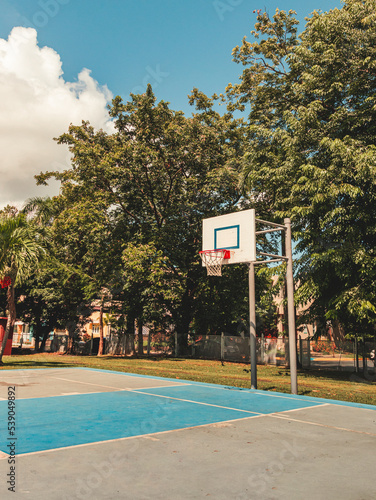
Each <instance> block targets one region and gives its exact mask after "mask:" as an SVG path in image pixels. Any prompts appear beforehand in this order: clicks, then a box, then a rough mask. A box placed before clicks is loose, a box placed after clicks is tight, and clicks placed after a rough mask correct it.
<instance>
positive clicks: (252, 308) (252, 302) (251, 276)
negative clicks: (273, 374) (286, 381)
mask: <svg viewBox="0 0 376 500" xmlns="http://www.w3.org/2000/svg"><path fill="white" fill-rule="evenodd" d="M248 282H249V335H250V339H249V345H250V351H251V352H250V354H251V389H257V351H256V289H255V266H254V263H253V262H251V263H250V264H249V268H248Z"/></svg>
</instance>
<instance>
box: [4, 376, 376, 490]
mask: <svg viewBox="0 0 376 500" xmlns="http://www.w3.org/2000/svg"><path fill="white" fill-rule="evenodd" d="M9 387H15V392H16V405H15V416H16V428H15V432H14V435H13V436H10V435H9V430H8V426H7V423H8V415H9V406H8V401H7V398H8V388H9ZM0 428H1V433H0V450H1V452H0V470H1V487H0V492H1V498H30V499H68V498H69V499H86V498H87V499H119V498H126V499H128V498H129V499H149V498H150V499H152V498H153V499H154V498H158V499H189V498H215V499H230V498H231V499H239V500H240V499H252V498H261V499H277V498H278V499H281V498H286V499H287V498H288V499H294V498H296V499H301V498H307V499H323V498H341V499H371V498H372V499H373V498H374V497H375V487H374V468H375V458H376V406H371V405H360V404H355V403H343V402H340V401H330V400H323V399H315V398H310V397H304V396H297V395H291V394H281V393H274V392H264V391H257V390H251V389H238V388H234V387H226V386H219V385H214V384H204V383H199V382H191V381H185V380H178V379H166V378H158V377H148V376H141V375H134V374H126V373H121V372H112V371H105V370H92V369H86V368H56V369H54V368H52V369H38V370H2V371H1V372H0ZM11 446H15V454H16V464H15V467H16V469H15V483H16V493H12V492H10V491H8V490H7V488H8V487H9V484H7V480H8V479H9V477H8V476H7V475H8V474H10V464H9V450H10V449H11Z"/></svg>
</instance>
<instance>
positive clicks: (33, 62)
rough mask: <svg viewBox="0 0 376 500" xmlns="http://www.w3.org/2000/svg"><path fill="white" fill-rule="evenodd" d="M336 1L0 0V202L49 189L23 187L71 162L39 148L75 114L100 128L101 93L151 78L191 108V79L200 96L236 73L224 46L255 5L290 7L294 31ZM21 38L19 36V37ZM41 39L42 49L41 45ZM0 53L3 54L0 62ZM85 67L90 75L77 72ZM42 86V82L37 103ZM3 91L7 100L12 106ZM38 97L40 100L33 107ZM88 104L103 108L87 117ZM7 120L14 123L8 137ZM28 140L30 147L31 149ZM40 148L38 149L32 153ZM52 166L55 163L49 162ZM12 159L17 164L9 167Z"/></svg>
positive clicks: (174, 103) (160, 94)
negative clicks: (1, 159)
mask: <svg viewBox="0 0 376 500" xmlns="http://www.w3.org/2000/svg"><path fill="white" fill-rule="evenodd" d="M341 5H342V4H341V2H340V0H326V1H324V0H306V1H302V0H300V1H297V0H281V1H274V0H273V1H269V0H262V1H261V2H260V1H258V0H222V1H220V0H106V1H105V0H0V12H1V16H0V112H1V113H2V115H3V121H2V122H1V119H0V133H1V134H2V136H3V141H4V144H0V146H1V147H2V150H3V148H4V147H5V148H9V161H8V163H7V162H5V164H4V163H3V164H2V166H0V173H1V174H2V176H3V178H4V175H5V177H6V183H5V185H6V188H5V187H4V184H3V188H2V189H3V192H1V191H0V208H1V206H2V205H4V204H6V203H8V202H14V203H20V202H21V201H22V199H24V198H25V197H28V196H29V195H35V194H40V195H43V194H46V193H47V191H46V192H45V193H44V192H43V193H41V192H40V191H39V192H37V193H35V192H34V191H33V190H30V185H33V183H34V181H33V175H34V174H35V173H39V172H40V171H41V170H45V169H55V170H56V168H65V167H66V165H67V164H68V163H69V161H68V160H67V159H66V152H65V153H64V155H65V159H62V153H61V150H60V152H59V154H58V155H57V156H56V158H54V157H53V154H54V153H48V154H47V150H48V151H50V149H51V151H55V150H56V151H57V148H58V147H57V146H56V144H52V142H51V141H52V137H54V136H56V134H57V135H59V134H60V133H63V132H65V131H66V129H67V127H68V125H69V123H70V122H75V121H78V122H79V123H80V120H81V119H89V120H90V121H91V122H92V123H94V124H95V125H98V126H103V124H104V126H106V124H105V118H104V111H103V109H105V106H104V101H105V100H107V101H108V100H110V99H111V97H113V96H115V95H120V96H122V97H123V99H124V100H127V98H128V96H129V93H130V92H136V93H138V92H142V91H143V89H144V88H145V84H146V83H147V82H150V83H152V85H153V89H154V91H155V94H156V96H157V99H158V100H160V99H163V100H166V101H169V102H170V103H171V107H172V108H173V109H176V110H183V111H184V112H185V113H186V114H190V113H191V112H192V111H193V110H192V108H190V106H189V104H188V101H187V95H188V94H189V93H190V91H191V90H192V88H193V87H198V88H199V89H200V90H202V91H203V92H205V93H206V94H208V95H211V94H212V93H214V92H216V93H221V92H223V90H224V89H225V87H226V85H227V84H228V83H229V82H235V81H236V80H237V79H238V76H239V74H240V73H241V71H242V67H240V66H238V65H236V64H235V63H234V62H232V56H231V51H232V49H233V47H234V46H236V45H238V44H240V43H241V40H242V38H243V36H248V38H249V39H251V35H250V31H251V29H252V28H253V24H254V22H255V21H256V14H254V13H253V10H255V9H262V10H266V11H267V12H268V13H269V15H273V14H274V12H275V9H276V8H277V7H278V8H279V9H281V10H282V9H283V10H289V9H293V10H295V11H296V12H297V17H298V19H299V20H300V21H301V23H302V24H301V30H302V29H303V27H304V23H305V21H304V18H305V17H306V16H308V15H310V13H311V12H312V11H313V10H318V9H321V10H324V11H326V10H330V9H332V8H335V7H338V8H341ZM17 26H23V27H29V28H34V29H35V30H36V36H37V39H35V36H34V38H33V34H35V33H34V32H33V31H30V30H29V31H25V32H17V36H18V38H17V37H16V36H15V32H13V34H14V36H13V39H12V40H13V44H11V43H10V38H8V37H9V36H10V33H11V31H12V29H13V28H14V27H17ZM25 37H26V38H25ZM1 39H3V41H2V40H1ZM26 39H27V44H25V43H23V42H25V40H26ZM16 42H17V43H16ZM1 43H2V45H1ZM1 47H2V48H3V51H1ZM17 47H18V48H17ZM19 47H21V48H19ZM43 47H48V48H49V49H47V50H44V51H41V50H40V49H42V48H43ZM50 49H51V50H50ZM17 50H18V52H17ZM22 51H23V52H22ZM34 56H35V57H34ZM12 57H14V58H15V63H14V64H13V63H12ZM1 58H3V59H4V61H5V60H6V61H7V62H6V64H5V63H4V64H3V66H2V61H1ZM16 62H17V64H16ZM49 64H50V65H51V71H49V69H48V65H49ZM59 64H60V68H61V69H62V71H63V74H61V71H60V70H59V68H58V66H59ZM39 67H40V69H41V72H40V74H38V68H39ZM83 68H87V69H88V70H89V71H90V73H85V74H82V73H81V72H82V70H83ZM42 69H43V71H42ZM59 71H60V72H59ZM1 73H3V74H1ZM51 75H52V76H51ZM13 77H14V81H13V80H12V79H13ZM1 78H3V80H1ZM20 81H22V82H23V84H22V86H21V87H22V89H21V90H22V91H21V92H20V93H19V95H18V96H17V94H16V93H15V91H14V89H15V88H16V87H15V85H16V86H17V85H19V82H20ZM57 81H59V84H58V83H57ZM4 82H5V83H4ZM11 82H13V83H12V84H11ZM74 83H75V84H76V87H75V88H73V87H74V85H73V84H74ZM63 84H64V92H66V96H65V98H66V100H67V101H64V100H61V103H62V104H61V108H64V109H62V110H61V113H62V114H61V116H62V115H64V119H63V118H61V120H59V119H58V116H60V110H59V108H58V106H57V104H56V103H57V101H56V95H58V94H59V92H60V94H61V92H62V91H63V90H62V88H63V87H61V85H63ZM68 84H69V85H68ZM59 85H60V87H59V89H60V90H59V89H58V88H57V87H58V86H59ZM1 86H3V87H1ZM68 87H69V92H70V94H69V95H68V94H67V92H68V90H67V89H68ZM41 88H43V89H45V97H46V98H45V100H44V101H43V100H41V96H40V94H41ZM51 89H52V90H51ZM72 89H73V90H72ZM80 89H81V90H80ZM82 89H84V91H82ZM58 90H59V92H58ZM10 94H12V95H14V99H15V102H14V104H12V106H11V105H10V104H11V98H10V97H8V96H9V95H10ZM60 94H59V95H60ZM72 96H73V97H74V98H73V99H72ZM90 99H92V101H90ZM4 100H5V101H9V106H8V108H7V107H6V105H5V108H4ZM1 101H3V104H1ZM68 101H69V102H68ZM37 102H39V103H40V105H39V108H38V109H37V111H36V110H35V106H36V103H37ZM51 103H52V106H51ZM76 104H77V106H76ZM85 106H86V107H85ZM94 107H96V109H97V110H99V108H101V110H100V111H98V112H97V114H95V113H94V115H93V109H94ZM27 110H29V111H27ZM48 112H49V113H50V114H48ZM9 113H11V115H9ZM28 113H29V115H28ZM46 113H47V114H46ZM80 113H81V114H80ZM21 115H22V117H21ZM17 116H20V118H19V120H20V124H19V127H18V128H17ZM54 116H55V117H56V123H55V120H54ZM9 120H11V121H12V123H13V126H12V127H11V128H12V134H13V135H12V136H10V135H9V134H10V131H9V127H8V125H7V123H8V122H9ZM28 120H30V123H31V122H33V123H34V124H35V126H34V129H32V127H31V126H30V127H29V128H28V127H27V126H26V125H25V124H26V123H27V122H28ZM48 124H51V126H50V127H49V126H48ZM37 131H38V133H37ZM27 134H31V135H27ZM42 136H43V137H44V139H43V140H46V141H49V142H48V147H47V146H46V147H44V143H43V141H42ZM14 141H16V142H14ZM21 141H22V144H23V146H22V147H23V149H22V154H21V152H20V151H18V152H17V155H16V153H14V151H11V148H12V147H13V148H14V146H13V145H14V144H15V143H16V144H17V145H18V146H17V147H18V148H19V147H20V146H19V145H20V142H21ZM38 141H40V143H39V142H38ZM0 142H1V141H0ZM27 143H29V144H30V145H31V146H32V147H31V150H30V151H29V150H27V148H26V146H25V144H27ZM36 144H40V145H39V146H38V147H37V146H36ZM42 151H43V152H44V156H43V154H42V155H39V156H38V154H39V153H41V152H42ZM51 155H52V157H51ZM59 155H60V156H59ZM26 159H27V162H26ZM54 164H58V167H56V165H55V167H56V168H51V166H52V167H53V166H54ZM10 165H16V166H17V168H16V170H14V169H13V168H11V167H10ZM5 169H6V170H7V171H6V172H5V171H4V170H5ZM17 169H18V170H17ZM16 171H17V172H18V173H17V176H18V177H17V179H18V180H17V179H16V178H15V175H16V173H15V172H16ZM16 180H17V183H16V184H15V181H16ZM21 184H22V185H21ZM0 189H1V188H0ZM4 189H6V192H4Z"/></svg>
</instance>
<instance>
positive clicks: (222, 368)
mask: <svg viewBox="0 0 376 500" xmlns="http://www.w3.org/2000/svg"><path fill="white" fill-rule="evenodd" d="M3 360H4V366H3V367H1V368H0V369H8V370H9V369H26V368H62V367H69V366H75V367H87V368H102V369H105V370H116V371H122V372H129V373H139V374H143V375H152V376H158V377H169V378H177V379H185V380H194V381H198V382H208V383H215V384H222V385H231V386H235V387H245V388H250V387H251V381H250V373H249V365H245V364H243V363H227V362H224V363H223V364H222V363H221V361H211V360H201V359H181V358H178V359H176V358H164V357H155V358H142V359H137V358H120V357H110V356H103V357H96V356H95V357H94V356H93V357H89V356H67V355H61V354H60V355H59V354H30V355H20V356H17V355H15V356H11V357H10V356H4V358H3ZM257 376H258V377H257V378H258V386H257V388H258V389H262V390H266V391H277V392H287V393H289V392H290V373H289V370H288V369H285V368H283V367H276V366H262V365H259V366H258V369H257ZM373 379H374V377H373ZM298 391H299V394H302V395H305V396H313V397H318V398H327V399H338V400H341V401H351V402H356V403H365V404H372V405H376V382H375V381H368V380H365V379H364V378H361V376H358V375H356V374H355V373H350V372H339V371H328V370H315V371H313V370H309V371H303V370H302V371H299V373H298Z"/></svg>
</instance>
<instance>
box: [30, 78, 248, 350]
mask: <svg viewBox="0 0 376 500" xmlns="http://www.w3.org/2000/svg"><path fill="white" fill-rule="evenodd" d="M110 115H111V116H112V117H113V119H114V125H115V132H114V133H113V134H106V133H104V132H103V131H95V130H94V129H93V128H92V127H91V126H90V125H89V124H88V123H87V122H83V124H82V125H81V126H71V127H70V129H69V131H68V133H67V134H63V135H62V136H61V137H60V138H59V142H60V143H65V144H68V145H69V147H70V150H71V152H72V154H73V160H72V168H71V169H69V170H66V171H64V172H61V173H59V172H47V173H45V174H41V175H39V176H38V182H39V183H45V182H47V181H48V178H50V177H51V176H53V177H55V178H57V179H59V180H60V181H61V182H62V190H61V192H62V194H61V197H62V199H64V204H65V206H66V210H65V211H64V213H63V212H62V214H61V217H59V220H60V221H61V223H62V224H63V227H64V228H65V230H64V231H62V233H61V234H62V237H63V238H64V237H66V235H67V234H69V232H70V228H69V227H68V226H69V225H70V224H72V220H73V221H74V219H75V217H76V216H79V217H81V218H82V217H85V215H83V214H85V213H91V211H93V213H98V207H103V210H102V208H101V210H102V214H103V216H104V217H107V218H109V219H111V221H112V222H113V224H112V226H111V229H110V230H109V238H107V237H104V236H105V234H106V233H105V231H104V225H102V228H101V229H100V231H99V232H98V242H101V243H103V245H102V247H103V249H102V250H103V254H105V253H106V252H107V253H108V254H109V255H112V256H113V258H112V262H118V260H117V259H118V257H119V256H121V252H119V251H118V249H119V248H121V247H122V245H123V246H124V247H125V246H126V245H127V244H128V243H134V244H136V245H152V246H154V247H155V248H156V249H157V251H159V252H161V253H162V255H163V258H164V264H163V269H164V273H165V278H164V279H166V280H167V281H168V280H169V279H170V278H169V276H170V277H173V279H174V280H175V281H176V283H178V285H177V286H176V290H180V292H179V298H178V299H176V298H175V299H174V301H173V304H172V303H166V304H165V310H168V311H169V314H171V315H172V319H173V323H174V324H175V325H176V328H177V330H178V332H179V333H182V334H183V336H182V338H183V339H185V341H186V338H187V333H188V330H189V325H190V322H191V321H192V318H193V315H194V311H195V301H196V296H195V290H196V289H197V286H198V282H199V281H200V280H201V279H202V278H203V270H202V267H201V265H200V262H199V259H198V251H199V249H200V245H201V221H202V218H204V217H208V216H212V215H216V214H219V213H224V212H226V211H233V210H234V209H236V208H237V206H238V203H239V201H240V199H241V195H240V192H239V189H238V184H239V183H238V177H239V172H238V165H237V164H236V162H235V161H234V162H233V163H231V162H229V160H230V158H235V147H234V146H233V145H232V144H231V143H230V142H229V136H230V135H231V134H233V135H235V134H234V131H233V129H232V128H231V124H227V125H226V124H225V123H224V122H221V123H220V124H219V122H218V121H217V122H216V123H217V125H216V126H213V125H210V126H209V124H208V123H207V115H206V116H201V115H194V116H192V117H191V118H186V117H185V116H184V115H183V113H181V112H176V111H173V110H171V109H170V108H169V106H168V104H167V103H165V102H163V101H161V102H159V103H157V102H156V98H155V96H154V94H153V92H152V89H151V87H150V86H149V87H148V89H147V92H146V93H145V94H143V95H131V100H130V101H129V102H127V103H123V101H122V100H121V98H120V97H117V98H115V99H114V101H113V105H112V107H111V108H110ZM233 144H235V142H234V143H233ZM80 205H81V207H82V208H81V209H79V206H80ZM93 219H95V220H98V218H96V217H94V216H93ZM72 227H76V225H75V223H74V224H73V226H72ZM81 227H82V230H81V232H80V234H81V235H82V236H83V237H84V238H85V237H87V232H86V230H87V228H90V227H92V226H91V225H90V224H89V225H87V224H86V222H85V224H82V226H81ZM83 233H84V234H83ZM102 238H103V240H102ZM81 243H82V238H81V237H78V236H76V244H77V245H78V248H81V249H82V248H83V246H82V245H81ZM99 246H100V245H99ZM142 248H143V247H142V246H141V247H140V249H142ZM95 254H96V255H97V252H95ZM85 255H86V254H85ZM82 258H83V256H82ZM143 259H144V252H143V251H140V262H142V261H143ZM102 263H103V259H99V260H98V267H97V269H98V270H100V268H101V265H102ZM166 277H167V278H166ZM148 283H149V284H150V283H151V281H150V280H148ZM153 286H154V287H156V288H157V289H158V287H159V284H157V283H155V282H154V284H153ZM156 295H157V296H158V293H157V294H156ZM156 295H155V294H154V292H152V291H151V292H150V301H151V302H153V303H155V296H156ZM145 307H146V305H145ZM183 342H184V340H183Z"/></svg>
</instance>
